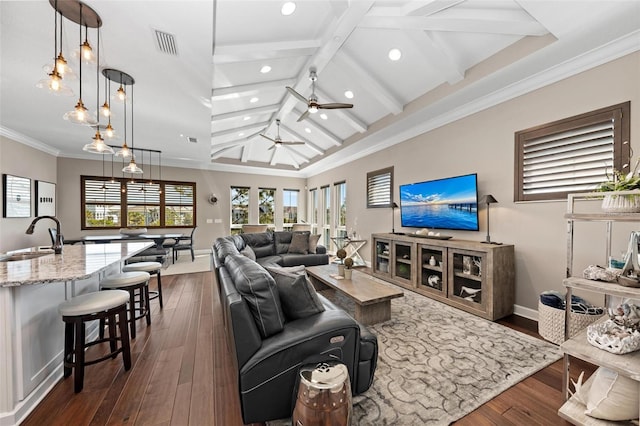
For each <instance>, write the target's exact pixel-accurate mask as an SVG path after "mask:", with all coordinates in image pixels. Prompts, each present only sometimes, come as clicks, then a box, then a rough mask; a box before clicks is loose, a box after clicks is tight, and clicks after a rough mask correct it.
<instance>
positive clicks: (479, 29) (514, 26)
mask: <svg viewBox="0 0 640 426" xmlns="http://www.w3.org/2000/svg"><path fill="white" fill-rule="evenodd" d="M358 26H359V27H360V28H377V29H388V30H425V31H448V32H463V33H486V34H506V35H520V36H542V35H545V34H547V33H548V31H547V29H546V28H545V27H543V26H542V25H541V24H540V23H539V22H537V21H535V20H532V19H529V20H520V19H518V20H510V19H498V18H493V19H489V18H487V19H478V18H471V17H469V18H438V17H432V16H365V17H364V18H363V19H362V21H361V22H360V24H359V25H358Z"/></svg>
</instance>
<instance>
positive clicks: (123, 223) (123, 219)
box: [80, 175, 198, 231]
mask: <svg viewBox="0 0 640 426" xmlns="http://www.w3.org/2000/svg"><path fill="white" fill-rule="evenodd" d="M112 180H113V181H116V182H118V183H119V185H120V204H119V205H120V224H118V225H114V226H87V223H86V207H87V205H99V204H97V203H93V202H89V203H88V202H87V199H86V196H87V194H86V184H85V182H86V181H97V182H105V183H110V182H112ZM132 181H134V183H135V184H139V183H143V181H142V180H140V179H135V178H134V179H133V180H132V179H131V178H123V177H113V178H112V177H107V176H89V175H80V217H81V218H82V219H81V225H80V229H81V230H83V231H89V230H99V229H120V228H126V227H127V226H128V225H127V224H128V214H129V211H128V203H127V194H128V189H127V191H124V192H123V191H122V188H123V187H124V188H127V187H128V184H129V183H132ZM153 184H156V185H160V190H161V191H162V192H161V193H160V194H159V197H160V204H159V208H160V225H157V226H154V225H144V226H145V227H146V228H150V229H163V228H194V227H196V226H197V225H198V224H197V201H196V200H197V197H196V194H197V192H196V189H197V188H196V183H195V182H183V181H174V180H154V181H153ZM165 185H180V186H190V187H192V191H193V204H192V205H191V206H192V208H193V224H190V225H166V223H165V208H166V203H165ZM102 204H104V205H117V204H115V203H102ZM132 205H136V206H139V205H141V204H140V203H138V204H132ZM147 205H151V204H150V203H147ZM153 205H156V204H153ZM170 205H172V204H170Z"/></svg>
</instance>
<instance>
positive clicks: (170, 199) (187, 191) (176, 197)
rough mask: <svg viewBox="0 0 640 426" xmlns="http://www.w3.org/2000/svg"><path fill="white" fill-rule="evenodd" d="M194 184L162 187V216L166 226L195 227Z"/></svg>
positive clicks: (170, 184) (174, 184)
mask: <svg viewBox="0 0 640 426" xmlns="http://www.w3.org/2000/svg"><path fill="white" fill-rule="evenodd" d="M194 193H195V184H184V183H181V182H176V183H165V185H164V193H163V194H164V204H165V206H164V211H165V213H164V216H165V223H166V225H167V226H190V227H193V226H195V221H194V217H195V202H194V195H195V194H194Z"/></svg>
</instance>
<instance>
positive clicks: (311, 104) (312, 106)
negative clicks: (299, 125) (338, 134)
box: [286, 69, 353, 121]
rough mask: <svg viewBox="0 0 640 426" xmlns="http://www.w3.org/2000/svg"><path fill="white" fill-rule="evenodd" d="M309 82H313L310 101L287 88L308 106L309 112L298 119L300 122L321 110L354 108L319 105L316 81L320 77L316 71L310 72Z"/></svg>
mask: <svg viewBox="0 0 640 426" xmlns="http://www.w3.org/2000/svg"><path fill="white" fill-rule="evenodd" d="M309 80H311V96H309V99H307V98H305V97H304V96H302V95H301V94H300V93H298V92H296V91H295V90H294V89H293V88H292V87H289V86H286V87H287V90H288V91H289V93H291V94H292V95H293V96H295V97H296V98H298V99H299V100H300V101H302V102H304V103H305V104H307V110H306V111H305V112H304V113H303V114H302V115H301V116H300V118H298V121H302V120H304V119H305V118H307V116H308V115H309V114H315V113H316V112H318V110H319V109H340V108H353V104H343V103H337V102H336V103H329V104H319V103H318V97H317V96H316V81H317V80H318V75H317V74H316V71H315V70H314V69H311V70H309Z"/></svg>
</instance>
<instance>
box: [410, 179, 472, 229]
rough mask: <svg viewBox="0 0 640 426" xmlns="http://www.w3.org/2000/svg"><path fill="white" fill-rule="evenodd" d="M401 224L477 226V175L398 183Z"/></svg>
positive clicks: (465, 227) (463, 227)
mask: <svg viewBox="0 0 640 426" xmlns="http://www.w3.org/2000/svg"><path fill="white" fill-rule="evenodd" d="M400 216H401V221H402V226H403V227H410V228H437V229H460V230H469V231H477V230H478V192H477V187H476V175H475V174H473V175H466V176H458V177H453V178H447V179H439V180H432V181H428V182H420V183H414V184H410V185H401V186H400Z"/></svg>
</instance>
